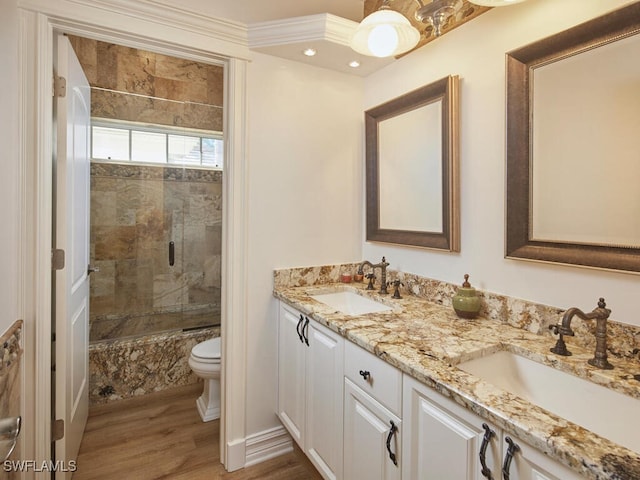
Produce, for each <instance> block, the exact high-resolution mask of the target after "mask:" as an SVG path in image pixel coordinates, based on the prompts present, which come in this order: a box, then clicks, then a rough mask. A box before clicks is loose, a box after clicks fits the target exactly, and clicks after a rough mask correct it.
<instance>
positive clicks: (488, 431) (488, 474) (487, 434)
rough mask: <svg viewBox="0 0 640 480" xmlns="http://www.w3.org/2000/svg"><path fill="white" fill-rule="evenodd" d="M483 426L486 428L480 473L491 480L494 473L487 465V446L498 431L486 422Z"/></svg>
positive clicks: (481, 450) (481, 449)
mask: <svg viewBox="0 0 640 480" xmlns="http://www.w3.org/2000/svg"><path fill="white" fill-rule="evenodd" d="M482 428H484V437H482V445H481V446H480V465H482V470H481V472H480V473H482V475H483V476H484V477H485V478H488V479H489V480H493V475H491V469H490V468H489V467H487V447H488V446H489V442H490V441H491V439H492V438H493V437H494V435H495V434H496V432H494V431H493V430H491V428H489V425H487V424H486V423H483V424H482Z"/></svg>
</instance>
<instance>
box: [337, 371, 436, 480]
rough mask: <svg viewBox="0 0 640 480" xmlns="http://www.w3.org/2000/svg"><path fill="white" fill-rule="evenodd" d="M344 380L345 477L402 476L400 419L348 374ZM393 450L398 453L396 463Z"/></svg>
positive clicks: (383, 479)
mask: <svg viewBox="0 0 640 480" xmlns="http://www.w3.org/2000/svg"><path fill="white" fill-rule="evenodd" d="M344 382H345V390H344V478H345V479H348V480H356V479H357V480H359V479H363V480H364V479H366V480H399V479H400V476H401V467H400V460H401V458H400V457H401V455H400V448H401V435H402V425H401V421H400V419H399V418H398V417H397V416H395V415H394V414H393V413H391V411H389V410H388V409H386V408H385V407H383V406H382V405H381V404H380V403H378V402H377V401H375V400H374V399H373V398H372V397H370V396H369V395H367V394H366V393H364V392H363V391H362V390H361V389H360V388H359V387H358V386H356V385H355V384H354V383H353V382H351V380H349V379H347V378H345V380H344ZM392 422H393V423H392ZM392 425H395V431H394V432H392ZM387 444H388V445H389V446H388V448H387ZM391 454H394V455H396V457H397V458H396V463H397V464H395V463H394V462H393V460H392V458H391ZM440 480H442V479H440Z"/></svg>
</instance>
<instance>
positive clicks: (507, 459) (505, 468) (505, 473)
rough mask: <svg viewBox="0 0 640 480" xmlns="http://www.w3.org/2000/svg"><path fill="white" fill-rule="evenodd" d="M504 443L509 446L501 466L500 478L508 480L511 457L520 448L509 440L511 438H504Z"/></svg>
mask: <svg viewBox="0 0 640 480" xmlns="http://www.w3.org/2000/svg"><path fill="white" fill-rule="evenodd" d="M504 441H505V442H507V443H508V444H509V448H508V449H507V453H506V455H505V456H504V463H503V464H502V478H503V480H509V469H510V468H511V460H513V455H514V454H515V453H516V452H517V451H518V450H520V446H519V445H518V444H517V443H515V442H514V441H513V440H511V437H505V438H504Z"/></svg>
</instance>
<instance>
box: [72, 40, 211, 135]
mask: <svg viewBox="0 0 640 480" xmlns="http://www.w3.org/2000/svg"><path fill="white" fill-rule="evenodd" d="M69 40H70V42H71V45H73V49H74V51H75V52H76V55H77V56H78V60H79V61H80V64H81V65H82V69H83V71H84V73H85V75H86V77H87V80H88V81H89V84H90V85H91V87H92V88H91V116H92V117H99V118H108V119H116V120H127V121H135V122H143V123H151V124H157V125H170V126H177V127H188V128H198V129H204V130H214V131H220V132H221V131H222V111H223V110H222V103H223V85H224V83H223V68H222V67H220V66H217V65H208V64H204V63H198V62H194V61H191V60H183V59H179V58H174V57H168V56H166V55H161V54H158V53H153V52H147V51H144V50H138V49H135V48H129V47H123V46H120V45H113V44H110V43H105V42H100V41H98V40H91V39H87V38H82V37H75V36H69Z"/></svg>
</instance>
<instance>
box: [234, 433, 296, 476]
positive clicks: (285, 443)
mask: <svg viewBox="0 0 640 480" xmlns="http://www.w3.org/2000/svg"><path fill="white" fill-rule="evenodd" d="M292 450H293V441H292V440H291V437H290V436H289V433H288V432H287V431H286V430H285V428H284V427H283V426H279V427H275V428H271V429H269V430H264V431H262V432H259V433H254V434H253V435H249V436H248V437H247V444H246V459H245V466H247V467H248V466H250V465H255V464H256V463H260V462H264V461H265V460H269V459H270V458H274V457H277V456H278V455H284V454H285V453H289V452H291V451H292Z"/></svg>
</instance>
